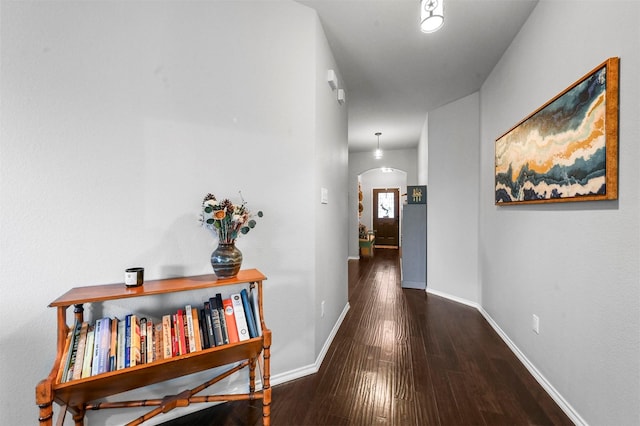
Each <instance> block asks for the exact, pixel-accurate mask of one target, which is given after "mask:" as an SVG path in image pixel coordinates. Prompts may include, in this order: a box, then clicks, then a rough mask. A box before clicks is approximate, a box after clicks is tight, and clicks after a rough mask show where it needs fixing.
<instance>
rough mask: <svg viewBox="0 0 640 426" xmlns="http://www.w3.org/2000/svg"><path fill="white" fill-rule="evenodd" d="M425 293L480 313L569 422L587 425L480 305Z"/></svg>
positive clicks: (437, 292)
mask: <svg viewBox="0 0 640 426" xmlns="http://www.w3.org/2000/svg"><path fill="white" fill-rule="evenodd" d="M426 291H427V292H428V293H431V294H433V295H435V296H439V297H443V298H445V299H449V300H451V301H453V302H457V303H461V304H463V305H467V306H470V307H473V308H476V309H477V310H478V312H480V315H482V316H483V317H484V319H486V320H487V322H488V323H489V325H490V326H491V327H492V328H493V329H494V330H495V332H496V333H498V336H500V338H501V339H502V340H503V341H504V342H505V343H506V344H507V346H508V347H509V349H511V352H513V353H514V355H515V356H516V357H518V359H519V360H520V362H521V363H522V365H524V366H525V368H526V369H527V370H528V371H529V373H531V375H532V376H533V377H534V378H535V379H536V381H537V382H538V383H540V386H542V388H543V389H544V390H545V392H547V394H549V396H550V397H551V399H553V400H554V401H555V402H556V404H558V406H559V407H560V409H561V410H562V411H563V412H564V413H565V414H566V415H567V416H568V417H569V419H571V421H572V422H573V423H574V424H575V425H576V426H588V423H587V422H586V421H585V420H584V419H583V418H582V417H581V416H580V414H578V412H577V411H576V410H575V409H574V408H573V407H572V406H571V404H569V402H567V400H566V399H564V397H563V396H562V395H561V394H560V392H558V390H557V389H556V388H555V387H553V385H552V384H551V383H550V382H549V381H548V380H547V378H546V377H544V375H543V374H542V373H541V372H540V371H539V370H538V369H537V368H536V366H535V365H534V364H533V363H532V362H531V361H530V360H529V358H527V357H526V355H525V354H524V353H523V352H522V351H521V350H520V348H518V346H517V345H516V344H515V343H514V342H513V341H512V340H511V339H510V338H509V336H508V335H507V333H505V332H504V330H502V328H500V326H499V325H498V324H497V323H496V322H495V321H494V319H493V318H492V317H491V315H489V313H488V312H487V311H485V310H484V308H483V307H482V306H481V305H480V304H478V303H476V302H472V301H470V300H466V299H462V298H460V297H457V296H453V295H451V294H447V293H444V292H441V291H438V290H432V289H430V288H427V290H426Z"/></svg>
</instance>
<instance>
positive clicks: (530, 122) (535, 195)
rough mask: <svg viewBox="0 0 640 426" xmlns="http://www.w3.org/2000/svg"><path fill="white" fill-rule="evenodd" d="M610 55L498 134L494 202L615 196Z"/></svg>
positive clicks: (614, 121)
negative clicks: (583, 75)
mask: <svg viewBox="0 0 640 426" xmlns="http://www.w3.org/2000/svg"><path fill="white" fill-rule="evenodd" d="M612 59H616V60H617V58H612ZM612 59H610V60H608V61H606V62H605V63H604V64H602V66H601V67H599V68H596V69H595V70H594V71H592V72H591V73H589V74H587V75H586V76H585V77H583V78H582V79H581V80H579V81H578V82H577V83H575V84H574V85H573V86H571V87H570V88H569V89H567V90H566V91H564V92H563V93H562V94H560V95H558V96H557V97H556V98H554V99H553V100H551V101H550V102H548V103H547V104H546V105H545V106H543V107H542V108H540V109H539V110H537V111H536V112H534V113H533V114H532V115H530V116H529V117H528V118H526V119H525V120H523V121H522V122H521V123H520V124H518V125H517V126H516V127H514V128H513V129H511V130H510V131H508V132H507V133H506V134H504V135H503V136H501V137H500V138H498V139H497V140H496V144H495V157H496V159H495V167H496V170H495V202H496V204H510V203H522V202H553V201H583V200H593V199H612V198H617V107H618V105H617V90H618V88H617V84H618V83H617V65H618V64H617V61H615V63H613V62H612ZM612 64H613V65H615V70H612V69H611V68H612ZM608 71H609V72H608ZM612 71H615V73H614V72H612ZM612 76H613V77H615V82H613V83H614V84H611V82H609V81H608V79H612V78H613V77H612ZM608 86H609V90H607V89H608ZM613 86H615V87H613ZM613 89H615V92H614V90H613ZM608 103H610V105H607V104H608ZM611 103H615V105H612V104H611ZM614 116H615V117H614ZM612 126H615V128H613V127H612ZM612 139H616V140H612ZM612 145H615V146H612ZM611 156H613V157H615V158H608V157H611ZM612 160H613V161H612ZM607 168H611V169H615V170H607ZM612 174H615V179H612ZM614 184H615V188H612V185H614ZM613 193H615V197H612V195H614V194H613Z"/></svg>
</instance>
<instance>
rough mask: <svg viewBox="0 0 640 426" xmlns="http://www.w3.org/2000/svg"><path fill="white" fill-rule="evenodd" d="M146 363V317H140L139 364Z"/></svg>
mask: <svg viewBox="0 0 640 426" xmlns="http://www.w3.org/2000/svg"><path fill="white" fill-rule="evenodd" d="M146 363H147V318H146V317H142V318H140V364H146Z"/></svg>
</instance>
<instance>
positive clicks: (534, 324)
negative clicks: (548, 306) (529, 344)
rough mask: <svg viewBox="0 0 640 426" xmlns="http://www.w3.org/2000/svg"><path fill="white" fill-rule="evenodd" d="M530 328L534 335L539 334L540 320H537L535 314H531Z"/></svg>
mask: <svg viewBox="0 0 640 426" xmlns="http://www.w3.org/2000/svg"><path fill="white" fill-rule="evenodd" d="M531 328H533V331H535V332H536V334H540V318H538V316H537V315H536V314H533V322H532V324H531Z"/></svg>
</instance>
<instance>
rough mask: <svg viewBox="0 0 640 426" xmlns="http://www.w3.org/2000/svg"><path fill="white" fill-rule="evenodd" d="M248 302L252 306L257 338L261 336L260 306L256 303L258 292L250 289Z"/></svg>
mask: <svg viewBox="0 0 640 426" xmlns="http://www.w3.org/2000/svg"><path fill="white" fill-rule="evenodd" d="M249 300H250V301H251V305H252V306H253V318H254V320H255V323H256V332H257V334H258V336H262V321H260V304H259V303H258V290H256V289H252V290H251V291H250V292H249Z"/></svg>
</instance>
